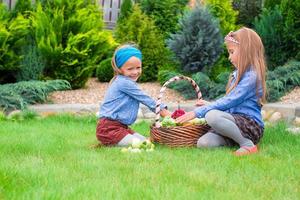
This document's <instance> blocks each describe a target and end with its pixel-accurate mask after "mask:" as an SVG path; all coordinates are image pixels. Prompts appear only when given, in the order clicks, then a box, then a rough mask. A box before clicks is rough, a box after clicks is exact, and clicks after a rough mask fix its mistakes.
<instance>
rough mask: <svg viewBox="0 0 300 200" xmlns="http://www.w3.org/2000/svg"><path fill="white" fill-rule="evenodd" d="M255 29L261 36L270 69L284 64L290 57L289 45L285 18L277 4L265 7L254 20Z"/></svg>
mask: <svg viewBox="0 0 300 200" xmlns="http://www.w3.org/2000/svg"><path fill="white" fill-rule="evenodd" d="M253 24H254V29H255V31H256V32H257V33H258V35H259V36H260V37H261V39H262V41H263V44H264V47H265V52H266V59H267V64H268V69H269V70H273V69H274V68H275V67H276V66H281V65H283V64H284V63H285V62H286V61H287V60H288V59H289V56H288V47H287V44H286V42H285V39H284V37H285V36H284V33H283V31H282V29H283V27H284V19H283V16H282V14H281V11H280V10H279V7H278V6H276V7H275V8H273V9H263V11H262V13H261V14H260V15H259V18H256V19H255V21H254V23H253Z"/></svg>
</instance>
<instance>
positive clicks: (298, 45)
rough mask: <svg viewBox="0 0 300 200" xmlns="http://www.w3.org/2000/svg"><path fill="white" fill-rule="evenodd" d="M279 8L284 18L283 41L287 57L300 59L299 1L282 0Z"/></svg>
mask: <svg viewBox="0 0 300 200" xmlns="http://www.w3.org/2000/svg"><path fill="white" fill-rule="evenodd" d="M280 10H281V13H282V16H283V19H284V26H283V27H282V30H283V33H284V43H285V44H286V45H287V49H286V51H287V53H288V56H289V58H295V59H297V58H298V59H300V51H299V49H300V20H299V19H300V12H299V10H300V1H299V0H282V1H281V4H280Z"/></svg>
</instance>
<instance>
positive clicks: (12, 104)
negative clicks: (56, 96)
mask: <svg viewBox="0 0 300 200" xmlns="http://www.w3.org/2000/svg"><path fill="white" fill-rule="evenodd" d="M70 88H71V87H70V84H69V83H68V82H67V81H64V80H51V81H47V82H42V81H21V82H18V83H12V84H4V85H0V108H2V109H3V110H4V111H9V110H14V109H24V108H26V105H28V104H34V103H43V102H45V101H46V100H47V96H48V94H49V93H51V92H54V91H57V90H67V89H70Z"/></svg>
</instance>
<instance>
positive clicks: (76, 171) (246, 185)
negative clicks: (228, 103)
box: [0, 115, 300, 200]
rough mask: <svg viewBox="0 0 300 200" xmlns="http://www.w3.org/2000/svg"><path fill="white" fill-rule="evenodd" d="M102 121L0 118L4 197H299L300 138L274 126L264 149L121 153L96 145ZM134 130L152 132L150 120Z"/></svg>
mask: <svg viewBox="0 0 300 200" xmlns="http://www.w3.org/2000/svg"><path fill="white" fill-rule="evenodd" d="M95 127H96V119H94V118H93V117H77V118H74V117H70V116H66V115H64V116H56V117H48V118H46V119H42V120H24V121H19V122H18V121H0V159H1V160H0V199H72V200H73V199H130V200H131V199H243V200H245V199H299V198H300V191H299V190H300V137H299V136H295V135H292V134H289V133H287V132H286V131H285V128H286V127H285V125H284V124H278V125H277V126H275V127H268V128H267V129H266V130H265V136H264V138H263V140H262V142H261V143H260V153H259V154H257V155H251V156H246V157H241V158H238V157H234V156H233V155H232V153H231V152H232V151H233V150H234V149H232V148H231V149H230V148H218V149H214V150H205V149H196V148H178V149H172V148H168V147H165V146H159V145H157V146H156V149H155V151H154V152H151V153H147V152H143V153H141V154H134V153H121V152H120V148H96V149H95V148H90V146H91V145H93V144H96V142H97V141H96V138H95ZM133 129H135V130H136V131H138V132H140V133H143V134H145V135H148V134H149V124H147V123H145V122H143V123H139V124H135V125H134V126H133Z"/></svg>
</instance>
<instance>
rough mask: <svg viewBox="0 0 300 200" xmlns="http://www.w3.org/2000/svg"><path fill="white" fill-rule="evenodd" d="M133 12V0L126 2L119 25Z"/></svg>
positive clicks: (123, 4) (123, 3)
mask: <svg viewBox="0 0 300 200" xmlns="http://www.w3.org/2000/svg"><path fill="white" fill-rule="evenodd" d="M131 12H132V0H124V1H123V2H122V6H121V11H120V15H119V17H118V23H121V22H122V21H123V20H125V19H127V18H128V17H129V15H130V14H131Z"/></svg>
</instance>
